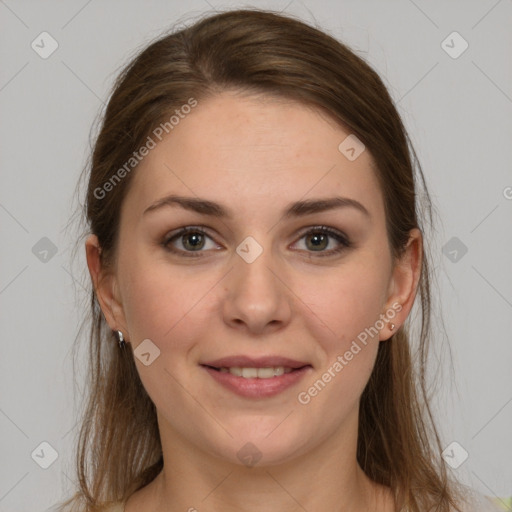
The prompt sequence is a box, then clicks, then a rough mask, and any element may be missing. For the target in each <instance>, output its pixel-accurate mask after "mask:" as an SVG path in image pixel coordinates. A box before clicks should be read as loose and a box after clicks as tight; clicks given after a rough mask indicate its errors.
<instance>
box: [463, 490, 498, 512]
mask: <svg viewBox="0 0 512 512" xmlns="http://www.w3.org/2000/svg"><path fill="white" fill-rule="evenodd" d="M466 490H467V493H466V496H465V500H464V503H461V504H460V507H461V509H462V511H463V512H500V511H503V510H508V509H507V508H502V507H500V506H499V504H500V500H499V499H497V498H494V499H493V498H490V497H489V496H484V495H483V494H480V493H479V492H477V491H475V490H473V489H469V488H468V489H466Z"/></svg>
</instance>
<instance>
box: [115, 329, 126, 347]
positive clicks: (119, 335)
mask: <svg viewBox="0 0 512 512" xmlns="http://www.w3.org/2000/svg"><path fill="white" fill-rule="evenodd" d="M117 339H118V342H119V348H124V347H125V346H126V343H125V341H124V336H123V333H122V332H121V331H117Z"/></svg>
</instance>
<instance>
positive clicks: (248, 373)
mask: <svg viewBox="0 0 512 512" xmlns="http://www.w3.org/2000/svg"><path fill="white" fill-rule="evenodd" d="M202 366H205V367H207V368H211V369H212V370H215V371H217V372H220V373H230V374H231V375H235V376H236V377H242V378H243V379H273V378H274V377H279V376H280V375H284V374H287V373H292V372H296V371H298V370H301V369H302V368H306V367H308V366H309V367H311V365H304V366H301V367H299V368H291V367H289V366H268V367H264V368H256V367H250V366H249V367H240V366H231V367H227V366H221V367H216V366H210V365H202Z"/></svg>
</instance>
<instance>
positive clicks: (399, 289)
mask: <svg viewBox="0 0 512 512" xmlns="http://www.w3.org/2000/svg"><path fill="white" fill-rule="evenodd" d="M422 260H423V239H422V235H421V231H420V230H419V229H418V228H414V229H412V230H411V231H410V235H409V240H408V242H407V246H406V248H405V249H404V252H403V254H402V256H401V257H400V260H399V261H397V262H396V264H395V266H394V269H393V275H392V278H391V282H390V288H389V290H390V292H389V296H388V300H387V301H386V306H385V307H386V309H385V312H384V315H386V314H387V312H388V311H391V310H393V317H392V318H393V324H394V327H393V329H391V328H390V323H387V324H386V327H385V329H384V330H385V331H386V333H384V332H382V333H381V341H382V340H386V339H388V338H389V337H390V336H391V335H393V334H394V333H395V332H396V330H398V329H399V328H400V326H401V325H403V323H404V322H405V320H406V318H407V316H408V315H409V312H410V310H411V309H412V306H413V304H414V299H415V297H416V292H417V290H418V284H419V278H420V275H421V267H422V263H423V261H422ZM397 304H399V305H400V308H397V307H396V305H397ZM386 316H387V317H389V315H386Z"/></svg>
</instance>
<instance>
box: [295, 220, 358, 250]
mask: <svg viewBox="0 0 512 512" xmlns="http://www.w3.org/2000/svg"><path fill="white" fill-rule="evenodd" d="M304 238H305V239H306V249H305V250H306V251H308V252H316V253H319V254H318V256H320V257H323V256H331V255H333V254H337V253H339V252H341V251H343V250H344V249H347V248H349V247H351V246H352V244H351V243H350V241H349V239H348V237H347V236H346V235H344V234H343V233H341V232H340V231H337V230H335V229H332V228H329V227H327V226H316V227H314V228H312V229H309V230H308V231H306V232H305V233H303V235H302V236H301V238H300V240H302V239H304ZM329 239H334V240H335V241H336V243H335V245H336V244H337V247H335V248H333V249H330V250H327V251H326V250H325V249H326V247H328V246H329Z"/></svg>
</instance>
